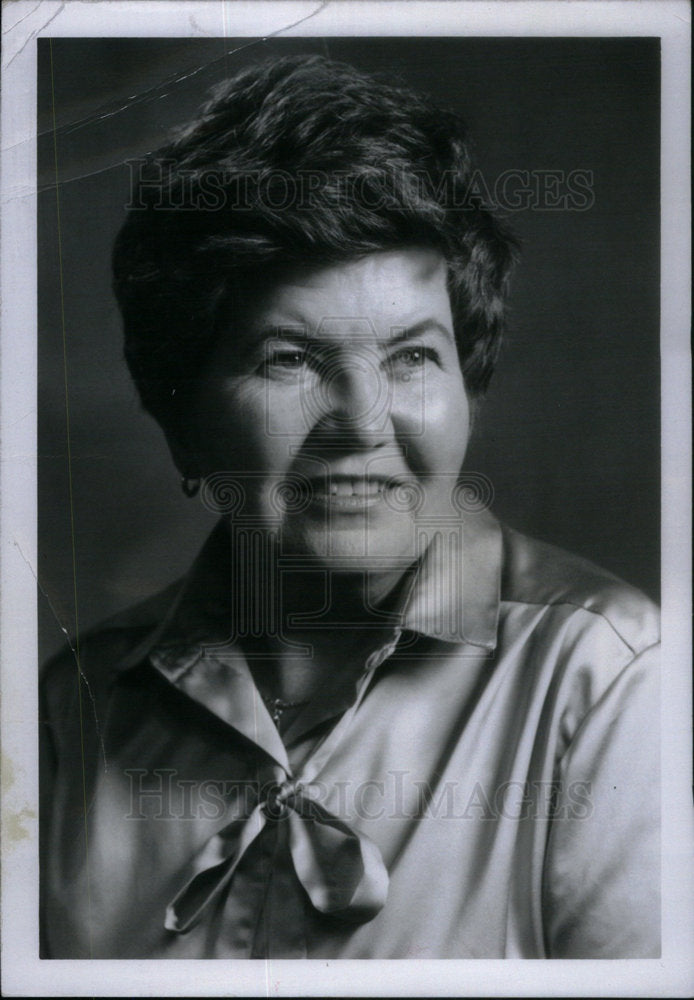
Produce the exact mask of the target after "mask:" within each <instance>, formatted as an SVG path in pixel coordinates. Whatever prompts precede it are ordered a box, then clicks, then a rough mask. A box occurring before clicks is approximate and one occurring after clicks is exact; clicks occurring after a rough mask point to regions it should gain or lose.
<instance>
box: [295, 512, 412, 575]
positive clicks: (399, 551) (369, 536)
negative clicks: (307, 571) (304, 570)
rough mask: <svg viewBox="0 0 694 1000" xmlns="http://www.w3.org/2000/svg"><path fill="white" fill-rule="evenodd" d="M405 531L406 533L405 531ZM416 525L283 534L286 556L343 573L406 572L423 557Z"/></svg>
mask: <svg viewBox="0 0 694 1000" xmlns="http://www.w3.org/2000/svg"><path fill="white" fill-rule="evenodd" d="M403 529H405V530H403ZM416 541H417V533H416V532H415V531H413V530H412V524H411V522H410V524H409V525H408V526H406V525H398V526H397V527H395V528H391V529H390V530H389V529H388V528H385V527H379V528H378V529H377V528H374V527H362V528H356V527H355V528H351V529H349V528H344V529H342V530H335V528H334V527H333V529H332V530H331V531H330V532H327V531H324V530H323V531H321V530H311V529H310V528H308V529H307V528H304V530H302V531H301V532H298V533H294V532H286V533H284V534H283V544H282V555H283V556H288V557H291V558H292V559H296V560H297V561H301V560H302V559H303V560H305V561H306V562H307V563H313V564H315V563H319V564H320V565H321V566H324V567H326V568H329V569H335V570H340V571H343V572H350V571H352V572H360V571H364V570H369V571H370V572H371V571H373V572H378V571H383V572H387V573H390V572H392V571H393V570H396V569H405V568H406V567H407V566H409V565H410V564H411V563H412V562H413V560H415V559H416V558H417V557H418V555H419V554H420V553H419V552H418V551H417V546H416Z"/></svg>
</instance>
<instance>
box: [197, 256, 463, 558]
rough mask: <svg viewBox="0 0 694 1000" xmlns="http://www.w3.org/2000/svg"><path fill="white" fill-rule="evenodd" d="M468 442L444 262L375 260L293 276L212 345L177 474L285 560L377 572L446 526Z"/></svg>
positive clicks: (425, 258) (409, 555)
mask: <svg viewBox="0 0 694 1000" xmlns="http://www.w3.org/2000/svg"><path fill="white" fill-rule="evenodd" d="M468 432H469V408H468V400H467V396H466V392H465V387H464V384H463V376H462V374H461V370H460V365H459V362H458V354H457V350H456V345H455V340H454V336H453V321H452V317H451V309H450V302H449V298H448V292H447V289H446V265H445V261H444V259H443V257H442V256H441V255H440V254H439V253H437V252H436V251H433V250H425V249H416V248H413V249H405V250H395V251H387V252H386V251H383V252H378V253H372V254H369V255H367V256H365V257H362V258H359V259H355V260H353V261H349V262H347V263H341V264H335V265H331V266H328V267H325V268H319V269H298V270H296V271H295V272H293V273H292V274H291V276H290V277H288V278H287V279H286V280H285V281H283V283H281V284H278V285H276V286H275V287H273V288H272V289H271V290H270V291H269V292H268V293H267V294H266V295H264V296H263V297H262V299H261V300H260V301H259V302H257V304H256V305H255V307H254V308H253V309H252V310H250V311H249V312H248V313H247V314H246V316H245V319H244V320H243V322H242V323H238V321H237V322H236V323H235V329H234V330H233V331H232V330H229V332H228V334H227V335H226V336H225V335H224V334H223V335H222V336H221V338H220V341H219V343H218V346H217V349H216V351H215V354H214V356H213V357H212V358H211V360H210V363H209V365H208V367H207V369H206V371H205V373H204V377H203V379H202V382H201V390H200V394H199V398H198V401H197V408H196V416H195V421H194V428H193V436H192V442H193V444H192V446H191V447H192V451H193V452H194V457H193V456H192V455H191V456H190V457H189V463H188V467H189V468H193V469H194V470H195V472H196V473H197V474H199V475H203V476H208V477H215V474H216V475H217V477H218V478H210V479H209V480H208V489H212V490H214V487H215V484H217V485H218V486H219V488H220V490H221V489H222V488H223V486H222V484H223V483H224V482H227V483H229V481H233V483H234V486H235V491H236V492H237V493H238V494H239V495H240V496H242V497H243V501H242V502H240V503H239V504H238V505H237V506H235V509H234V511H233V513H232V514H231V515H230V517H232V518H236V520H237V522H238V523H239V524H243V525H244V526H245V527H248V528H251V527H253V526H254V525H257V526H258V527H264V528H267V527H268V526H274V527H275V528H276V529H277V530H278V531H279V532H280V534H281V546H282V551H283V552H287V553H292V554H294V555H298V556H305V557H308V558H309V559H311V560H314V559H317V560H318V562H319V563H320V564H321V565H323V566H327V567H334V568H340V569H348V568H350V567H353V568H355V569H357V570H363V569H370V570H378V569H379V568H381V567H382V568H383V569H384V570H386V571H387V570H389V569H392V568H395V566H397V565H404V564H406V563H409V562H411V561H412V559H413V558H415V557H416V556H417V555H418V554H419V553H420V551H421V548H422V544H423V543H422V537H423V535H422V533H424V536H427V535H428V536H429V537H430V535H431V532H432V531H433V530H434V529H435V527H436V525H437V524H439V525H440V524H441V522H442V521H443V520H446V519H448V520H449V523H450V519H451V518H452V517H454V516H455V511H454V508H453V506H452V504H451V493H452V490H453V488H454V485H455V481H456V477H457V475H458V473H459V471H460V468H461V465H462V462H463V458H464V455H465V449H466V445H467V440H468ZM193 463H196V464H193Z"/></svg>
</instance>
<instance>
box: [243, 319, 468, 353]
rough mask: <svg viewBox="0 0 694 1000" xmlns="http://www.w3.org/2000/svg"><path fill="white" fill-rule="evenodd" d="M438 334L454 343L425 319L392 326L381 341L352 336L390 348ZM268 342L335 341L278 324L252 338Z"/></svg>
mask: <svg viewBox="0 0 694 1000" xmlns="http://www.w3.org/2000/svg"><path fill="white" fill-rule="evenodd" d="M430 332H434V333H440V334H442V335H443V336H444V337H445V338H446V339H447V340H450V341H451V342H454V339H455V338H454V336H453V332H452V331H451V330H450V329H449V327H447V326H446V325H445V324H444V323H441V322H440V321H439V320H436V319H433V318H427V319H422V320H419V321H418V322H417V323H414V324H412V325H411V326H406V327H400V326H392V327H391V328H390V336H389V337H388V338H387V339H385V340H381V338H380V337H373V338H372V337H364V336H363V335H361V334H359V335H357V336H354V337H353V339H355V340H358V341H360V342H362V343H363V342H370V343H374V344H382V345H383V346H384V347H386V346H388V347H390V346H391V345H392V344H399V343H401V342H402V341H407V340H414V339H415V338H417V337H421V336H422V335H423V334H424V333H430ZM269 340H286V341H292V342H294V343H297V342H299V343H302V342H307V343H311V344H318V345H325V346H327V347H329V346H335V341H334V339H333V338H330V337H321V336H320V334H318V335H316V334H313V333H311V332H309V329H308V327H307V326H306V325H303V324H299V323H297V324H293V323H278V324H277V325H274V324H273V325H270V326H264V327H262V328H261V329H259V330H258V331H257V333H256V335H255V337H254V342H255V345H256V346H257V345H261V344H263V343H266V342H267V341H269Z"/></svg>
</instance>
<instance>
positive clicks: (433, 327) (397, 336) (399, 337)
mask: <svg viewBox="0 0 694 1000" xmlns="http://www.w3.org/2000/svg"><path fill="white" fill-rule="evenodd" d="M391 331H392V336H390V337H389V338H388V344H399V343H401V341H403V340H413V339H415V338H416V337H421V336H422V334H424V333H430V332H434V333H441V334H443V336H444V337H445V338H446V340H450V341H451V342H454V340H455V338H454V336H453V331H452V330H450V329H449V328H448V327H447V326H446V325H445V324H444V323H441V322H440V321H439V320H437V319H433V317H432V318H427V319H422V320H419V322H417V323H414V324H413V325H412V326H406V327H404V328H403V327H391Z"/></svg>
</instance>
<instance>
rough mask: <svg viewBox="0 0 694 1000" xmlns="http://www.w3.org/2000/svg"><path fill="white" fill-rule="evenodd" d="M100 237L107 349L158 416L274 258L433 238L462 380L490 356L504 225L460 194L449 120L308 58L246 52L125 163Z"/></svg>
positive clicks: (296, 259)
mask: <svg viewBox="0 0 694 1000" xmlns="http://www.w3.org/2000/svg"><path fill="white" fill-rule="evenodd" d="M138 166H139V169H138V176H137V178H136V181H135V183H134V185H133V191H132V200H131V205H130V209H129V212H128V215H127V218H126V220H125V222H124V224H123V226H122V228H121V230H120V233H119V234H118V237H117V239H116V243H115V247H114V253H113V269H114V289H115V293H116V296H117V299H118V303H119V306H120V309H121V312H122V315H123V321H124V328H125V356H126V360H127V363H128V366H129V368H130V371H131V373H132V375H133V378H134V380H135V383H136V385H137V387H138V390H139V393H140V398H141V400H142V403H143V406H144V407H145V408H146V409H147V410H148V411H149V412H150V413H151V414H152V415H153V416H154V417H155V418H156V419H157V420H158V421H159V423H160V424H161V425H162V427H163V428H164V429H165V430H166V431H168V432H174V433H175V432H176V430H177V429H180V427H181V421H184V420H185V412H186V411H185V402H186V400H187V399H188V398H189V393H190V391H191V390H192V389H193V387H194V384H195V379H196V375H197V374H198V373H199V371H200V369H201V367H202V366H203V364H204V362H205V359H206V358H207V357H208V356H209V352H210V350H211V348H212V346H213V344H214V342H215V339H216V336H217V333H218V329H219V320H220V317H221V316H222V315H225V316H227V317H228V316H231V317H232V321H233V314H234V309H235V308H237V307H240V306H242V305H243V304H248V303H249V302H252V298H253V296H254V295H256V294H258V293H259V291H261V290H262V289H263V288H267V287H268V285H270V284H271V283H272V282H273V281H277V280H279V278H280V276H281V273H282V268H283V267H287V266H291V265H304V266H320V265H323V266H325V265H328V264H333V263H336V262H340V261H345V260H349V259H353V258H356V257H359V256H361V255H364V254H367V253H371V252H374V251H379V250H388V249H396V248H404V247H412V246H426V247H434V248H436V249H438V250H440V251H441V252H442V253H443V255H444V257H445V259H446V261H447V265H448V289H449V295H450V301H451V309H452V314H453V321H454V332H455V336H456V341H457V344H458V351H459V356H460V363H461V368H462V371H463V376H464V378H465V384H466V386H467V389H468V392H469V393H470V394H471V395H473V396H477V395H480V394H481V393H483V392H484V390H485V389H486V387H487V385H488V383H489V379H490V377H491V375H492V372H493V369H494V364H495V361H496V358H497V354H498V349H499V343H500V337H501V331H502V324H503V315H504V299H505V293H506V287H507V281H508V276H509V271H510V267H511V264H512V259H513V256H514V247H515V244H514V241H513V239H512V237H511V236H510V234H509V233H508V232H507V231H506V229H505V227H504V226H503V225H502V224H501V223H500V221H499V220H498V219H497V218H496V217H495V216H494V215H493V214H492V213H491V212H490V211H488V210H487V209H485V208H483V207H482V206H481V205H480V204H479V202H478V201H477V202H476V201H475V199H474V198H472V197H470V193H469V192H470V188H471V184H470V181H471V177H472V173H473V168H472V164H471V159H470V152H469V144H468V139H467V134H466V129H465V126H464V125H463V123H462V121H461V120H460V118H459V117H458V116H457V115H456V114H454V113H453V112H451V111H445V110H441V109H440V108H438V107H436V106H435V105H433V104H432V103H431V102H430V101H429V100H428V99H426V98H425V97H423V96H422V95H419V94H417V93H415V92H413V91H412V90H410V89H408V88H406V87H404V86H400V85H399V84H394V83H390V82H385V81H384V80H383V79H382V78H380V77H375V76H371V75H368V74H366V73H363V72H361V71H359V70H356V69H354V68H353V67H351V66H348V65H346V64H343V63H338V62H334V61H331V60H329V59H326V58H323V57H321V56H292V57H287V58H280V59H273V60H270V61H266V62H262V63H260V64H257V65H253V66H250V67H248V68H246V69H244V70H242V71H241V72H239V73H238V74H237V75H236V76H234V77H232V78H231V79H228V80H226V81H224V82H223V83H221V84H220V85H219V86H218V87H217V88H216V89H215V90H214V91H213V92H212V97H211V99H210V100H209V102H208V103H206V104H205V105H203V107H202V108H201V111H200V113H199V115H198V117H197V118H196V119H195V120H193V121H192V122H191V123H190V124H188V125H187V126H185V127H183V128H182V129H180V130H179V131H178V133H177V135H176V136H175V137H174V139H173V141H172V142H171V143H170V144H169V145H167V146H165V147H163V148H162V149H159V150H157V151H156V152H154V153H152V154H150V155H149V156H148V157H146V158H145V159H144V160H143V161H142V162H141V163H139V165H138Z"/></svg>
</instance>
